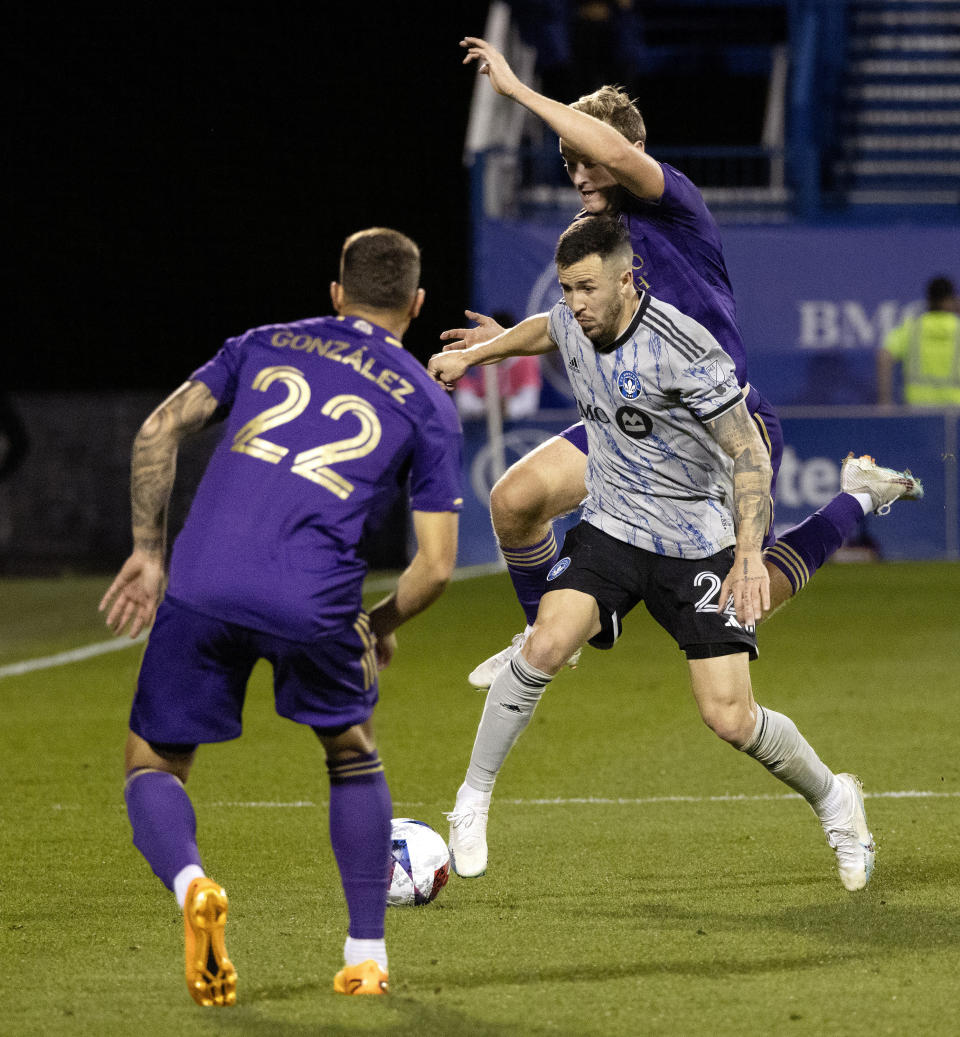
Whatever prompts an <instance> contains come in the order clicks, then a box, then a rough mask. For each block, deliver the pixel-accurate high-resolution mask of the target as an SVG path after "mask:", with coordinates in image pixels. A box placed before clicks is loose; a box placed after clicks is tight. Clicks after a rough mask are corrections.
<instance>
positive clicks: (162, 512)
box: [100, 382, 217, 637]
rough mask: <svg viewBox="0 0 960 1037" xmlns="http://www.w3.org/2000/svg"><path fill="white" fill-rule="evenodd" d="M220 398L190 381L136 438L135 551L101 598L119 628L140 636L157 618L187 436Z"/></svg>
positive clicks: (132, 502) (132, 492) (132, 478)
mask: <svg viewBox="0 0 960 1037" xmlns="http://www.w3.org/2000/svg"><path fill="white" fill-rule="evenodd" d="M216 408H217V401H216V400H215V399H214V397H213V395H212V393H211V392H210V390H209V389H208V388H207V387H206V386H205V385H204V384H203V383H202V382H185V383H184V384H183V385H181V386H180V388H179V389H177V390H176V392H174V393H172V394H171V395H170V396H168V397H167V399H166V400H164V401H163V403H161V404H160V406H159V407H157V409H156V410H155V411H154V412H153V413H152V414H151V415H150V416H149V417H148V418H147V420H146V421H145V422H144V423H143V425H142V426H141V427H140V431H139V432H138V433H137V435H136V438H135V439H134V442H133V458H132V461H131V465H130V505H131V513H132V522H133V551H132V553H131V555H130V557H129V558H128V559H127V560H126V562H124V564H123V567H122V568H121V570H120V572H119V573H118V574H117V577H116V579H115V580H114V581H113V583H112V584H111V585H110V587H109V588H108V590H107V592H106V594H104V596H103V599H102V600H101V602H100V611H101V612H103V611H106V612H107V617H106V621H107V626H108V627H110V629H111V630H112V631H113V632H114V633H115V634H120V633H122V632H123V630H124V628H125V627H126V626H127V624H130V631H129V632H130V636H131V637H136V636H137V635H138V634H139V633H140V632H141V631H142V630H143V629H145V628H146V627H148V626H149V625H150V624H151V623H152V622H153V617H154V615H155V613H156V611H157V606H158V605H159V603H160V598H161V596H162V594H163V587H164V582H165V578H166V549H167V509H168V507H169V504H170V494H171V492H172V491H173V481H174V478H175V476H176V470H177V451H178V450H179V447H180V443H181V442H182V441H183V440H184V438H185V437H186V436H188V435H190V434H191V433H193V432H198V431H199V430H200V429H202V428H203V427H204V426H205V425H206V424H207V422H208V421H209V420H210V418H211V417H212V416H213V413H214V411H215V410H216Z"/></svg>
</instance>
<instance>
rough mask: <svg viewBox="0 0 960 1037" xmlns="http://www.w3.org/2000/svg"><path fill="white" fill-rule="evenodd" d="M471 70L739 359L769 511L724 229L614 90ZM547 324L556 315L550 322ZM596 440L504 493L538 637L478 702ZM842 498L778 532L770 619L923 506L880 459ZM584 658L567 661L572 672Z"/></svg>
mask: <svg viewBox="0 0 960 1037" xmlns="http://www.w3.org/2000/svg"><path fill="white" fill-rule="evenodd" d="M461 46H462V47H465V48H466V50H467V54H466V57H465V58H464V63H465V64H467V63H470V62H476V63H477V64H478V66H479V71H480V72H481V73H482V74H484V75H486V76H488V77H489V79H490V83H491V85H492V87H493V89H494V90H496V91H497V93H499V94H502V95H504V96H506V97H509V98H511V99H512V100H514V101H516V102H517V103H518V104H521V105H523V106H524V107H525V108H527V109H528V110H529V111H531V112H532V113H533V114H534V115H537V116H538V117H539V118H541V119H543V121H544V122H546V123H547V125H549V126H550V127H551V129H553V130H554V131H555V132H556V133H557V135H558V136H559V137H560V152H561V155H562V157H563V160H564V163H565V164H566V168H567V172H568V174H569V176H570V179H571V181H572V183H573V185H574V187H575V188H576V189H577V193H578V194H579V196H580V201H581V203H582V205H583V210H582V212H581V214H580V215H581V216H594V215H598V214H600V213H606V212H612V213H617V214H618V215H619V218H620V220H621V222H622V223H623V224H624V225H625V226H626V228H627V230H628V231H629V234H630V238H631V242H632V245H633V249H634V260H633V276H634V283H635V285H636V287H637V290H638V291H644V290H649V291H651V292H652V293H653V294H654V295H655V296H656V297H657V298H659V299H660V300H662V301H663V302H667V303H670V304H671V305H674V306H676V307H677V308H678V309H680V310H681V311H682V312H683V313H685V314H687V315H688V316H690V317H693V318H694V319H695V320H696V321H698V323H700V324H702V325H703V326H704V327H705V328H707V330H708V331H710V333H711V334H712V335H713V336H714V337H715V338H716V339H717V341H718V342H719V343H720V344H721V346H722V347H723V348H724V350H725V351H726V352H727V353H728V354H729V355H730V356H731V357H732V358H733V360H734V362H735V364H736V369H737V377H738V379H739V381H740V384H741V386H742V387H743V389H744V392H745V396H746V402H747V409H748V410H749V412H750V414H751V415H752V416H753V420H754V421H755V422H756V424H757V427H758V429H759V431H760V434H761V437H762V438H763V440H764V442H765V443H766V444H767V447H768V449H769V451H770V456H771V462H772V468H773V479H772V483H771V498H772V499H775V496H776V478H777V471H778V469H779V466H780V460H781V456H782V453H783V435H782V431H781V428H780V422H779V420H778V419H777V416H776V414H775V412H774V410H773V408H772V407H771V406H770V404H769V403H767V402H766V401H765V400H764V399H763V397H762V396H761V395H760V393H759V392H758V391H757V389H756V388H755V387H753V386H751V385H750V384H749V383H748V382H747V364H746V354H745V349H744V345H743V340H742V338H741V335H740V330H739V328H738V326H737V321H736V306H735V302H734V298H733V291H732V289H731V286H730V280H729V277H728V275H727V270H726V265H725V262H724V257H723V248H722V244H721V241H720V234H719V230H718V228H717V225H716V223H715V222H714V220H713V217H712V216H711V214H710V212H709V210H708V209H707V207H706V205H705V203H704V201H703V198H702V197H701V195H700V192H699V191H698V190H697V188H696V187H695V186H694V184H693V183H691V181H690V180H689V179H688V178H687V177H685V176H684V175H683V174H682V173H681V172H679V171H678V170H676V169H674V168H673V167H672V166H669V165H667V164H666V163H660V162H657V161H656V160H655V159H653V158H652V157H651V156H650V155H648V154H647V153H646V128H645V126H644V123H643V119H642V117H641V115H640V112H639V111H638V110H637V109H636V107H635V106H634V104H633V103H632V102H631V101H630V99H629V97H628V96H627V95H626V94H625V93H624V92H623V91H622V90H619V89H618V88H616V87H611V86H605V87H602V88H601V89H600V90H598V91H596V92H595V93H593V94H590V95H588V96H586V97H583V98H581V99H580V100H579V101H577V102H576V103H575V104H573V105H566V104H562V103H560V102H558V101H554V100H551V99H550V98H548V97H544V96H543V95H542V94H539V93H537V92H536V91H535V90H533V89H531V88H530V87H529V86H527V85H526V84H524V83H522V82H521V81H520V80H519V79H518V78H517V76H516V75H515V74H514V73H513V71H512V69H511V68H510V66H509V64H508V63H507V61H506V59H505V58H504V56H503V55H502V54H501V53H500V52H499V51H498V50H497V49H496V48H494V47H493V46H491V45H490V44H489V43H487V42H486V41H484V40H482V39H478V38H477V37H473V36H468V37H466V38H465V39H464V40H463V41H462V42H461ZM467 316H468V317H470V318H471V320H473V321H475V322H476V323H477V325H478V326H477V327H475V328H469V329H468V328H456V329H451V330H450V331H447V332H444V334H443V335H442V336H441V338H444V339H446V340H448V342H449V343H450V345H449V346H448V347H447V348H462V347H463V346H471V345H474V344H476V343H479V342H483V341H486V340H488V339H490V338H492V337H493V336H494V335H496V334H499V333H500V332H501V331H502V330H503V329H502V328H500V326H499V325H497V324H496V323H495V322H494V321H492V320H491V319H490V318H488V317H485V316H484V315H482V314H479V313H474V312H472V311H467ZM541 320H542V321H543V322H545V321H546V315H541ZM586 452H587V440H586V434H585V432H584V429H583V425H582V424H581V423H578V424H576V425H574V426H572V427H571V428H569V429H567V430H566V431H564V432H563V433H561V434H560V435H559V436H555V437H553V438H552V439H550V440H548V441H547V442H546V443H544V444H542V445H541V446H539V447H538V448H537V449H536V450H534V451H531V453H529V454H528V455H526V457H523V458H521V459H520V460H519V461H517V462H516V463H515V464H514V465H513V466H512V467H511V468H510V469H509V470H508V471H507V472H506V473H505V475H504V476H503V477H502V478H501V479H500V480H499V481H498V483H497V484H496V485H495V486H494V488H493V491H492V492H491V495H490V511H491V518H492V521H493V526H494V531H495V532H496V535H497V539H498V542H499V544H500V549H501V552H502V554H503V556H504V559H505V560H506V562H507V569H508V571H509V573H510V577H511V579H512V581H513V584H514V588H515V590H516V593H517V597H518V599H519V601H520V604H521V607H522V608H523V611H524V614H525V616H526V621H527V629H526V630H525V631H524V633H523V634H518V635H517V636H516V637H515V638H514V639H513V644H512V645H511V646H510V647H508V648H507V649H505V650H504V651H502V652H498V653H497V654H496V655H494V656H492V657H491V658H489V659H487V660H485V661H484V662H483V663H481V664H480V665H479V666H478V667H477V668H476V669H475V670H473V672H472V673H471V674H470V676H469V680H470V683H471V684H473V685H474V686H475V687H478V688H487V687H489V686H490V684H491V682H492V681H493V678H494V677H495V676H496V673H497V672H498V671H499V669H500V668H501V667H503V666H504V665H505V664H506V663H507V662H508V661H509V659H510V658H511V657H512V656H513V655H514V654H515V652H516V651H517V650H518V648H519V646H520V645H522V643H523V639H524V638H525V636H526V634H527V633H528V632H529V630H530V627H531V625H532V624H533V621H534V619H535V618H536V614H537V607H538V604H539V600H540V595H541V594H542V593H543V588H544V586H545V583H544V581H545V579H546V575H547V573H548V572H549V571H550V569H551V567H552V566H553V565H554V563H555V562H556V560H557V558H558V557H559V545H558V544H557V541H556V538H555V535H554V530H553V524H552V523H553V520H554V519H555V518H557V517H559V516H561V515H564V514H568V513H569V512H572V511H575V510H576V509H577V508H578V507H579V504H580V502H581V501H582V500H583V498H584V496H585V493H586V490H585V487H584V472H585V470H586ZM841 488H842V490H843V491H844V492H841V493H840V494H839V495H838V496H837V497H835V498H834V499H833V500H832V501H830V502H829V503H828V504H826V505H825V506H824V507H823V508H821V509H820V510H819V511H818V512H816V513H815V514H814V515H811V516H810V517H809V518H808V519H806V520H805V521H804V522H802V523H801V524H800V525H798V526H796V527H794V528H793V529H791V530H788V531H787V532H786V533H784V534H783V535H782V536H781V537H780V538H779V539H778V540H776V542H774V541H775V536H774V533H773V522H772V516H771V522H770V526H769V529H768V533H767V537H766V539H765V541H764V547H765V553H764V558H765V563H766V568H767V571H768V573H769V575H770V599H771V601H770V610H769V611H773V610H775V609H777V608H778V607H779V606H780V605H782V604H783V603H784V602H785V601H787V600H788V599H789V598H790V597H791V596H793V595H794V594H796V593H797V592H798V591H799V590H800V589H801V588H802V587H803V586H804V585H805V584H806V583H807V581H808V580H809V579H810V577H811V576H812V575H813V573H814V572H816V570H817V569H818V568H819V567H820V566H821V565H822V564H823V563H824V562H825V561H826V559H827V558H828V557H829V556H830V555H831V554H832V553H833V552H834V551H836V550H837V548H839V547H840V546H841V544H842V543H843V541H844V540H845V539H847V537H849V536H851V535H852V534H853V533H855V532H856V529H857V526H858V524H859V522H860V520H861V519H862V517H863V515H864V514H866V513H868V512H870V511H879V512H880V513H884V512H885V510H887V509H888V508H889V505H890V504H891V503H892V502H893V501H895V500H897V499H898V498H899V497H907V498H908V499H916V498H917V497H919V496H920V495H921V493H922V490H921V488H920V486H919V483H918V482H917V480H915V479H913V478H912V476H911V475H910V474H909V472H907V473H901V472H895V471H893V470H891V469H888V468H880V467H878V466H877V465H875V464H874V462H873V460H872V458H869V457H862V458H854V457H852V456H851V457H850V458H848V459H847V461H846V462H845V463H844V466H843V470H842V474H841ZM578 658H579V652H577V653H575V655H574V656H572V657H571V659H570V660H569V662H570V664H571V665H575V664H576V661H577V659H578Z"/></svg>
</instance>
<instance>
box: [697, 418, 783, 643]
mask: <svg viewBox="0 0 960 1037" xmlns="http://www.w3.org/2000/svg"><path fill="white" fill-rule="evenodd" d="M707 429H708V430H709V432H710V434H711V435H712V436H713V438H714V439H715V440H716V441H717V442H718V443H719V444H720V446H721V447H722V448H723V450H724V451H725V452H726V453H727V454H729V455H730V457H732V458H733V517H734V521H735V522H736V526H737V546H736V550H735V553H734V557H733V565H732V567H731V569H730V572H729V573H727V577H726V579H725V580H724V581H723V586H722V587H721V588H720V598H719V601H720V602H721V603H723V602H726V601H728V600H729V598H730V596H731V595H732V596H733V601H734V605H735V607H736V610H737V619H738V620H739V621H740V622H741V623H746V624H751V623H757V622H759V621H760V619H762V618H763V614H764V612H766V611H768V610H769V608H770V576H769V574H768V573H767V570H766V569H765V568H764V565H763V555H762V553H761V551H762V547H763V538H764V535H765V534H766V532H767V526H768V525H769V523H770V515H771V511H772V508H771V501H770V480H771V478H772V475H773V470H772V469H771V467H770V455H769V454H768V453H767V450H766V447H765V446H764V445H763V440H762V439H761V438H760V433H759V432H758V431H757V426H756V425H755V424H754V422H753V419H752V418H751V417H750V413H749V411H748V410H747V405H746V403H744V402H743V401H741V402H740V403H738V404H737V406H736V407H733V408H732V409H731V410H728V411H726V412H725V413H724V414H721V415H720V416H719V417H718V418H716V419H715V420H714V421H710V422H708V423H707ZM720 607H721V608H722V607H723V605H722V604H721V606H720Z"/></svg>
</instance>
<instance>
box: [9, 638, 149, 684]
mask: <svg viewBox="0 0 960 1037" xmlns="http://www.w3.org/2000/svg"><path fill="white" fill-rule="evenodd" d="M146 639H147V635H146V634H141V635H140V636H139V637H135V638H133V639H131V638H129V637H117V638H114V639H113V640H110V641H98V642H97V643H96V644H92V645H84V646H83V647H82V648H74V649H72V650H71V651H69V652H58V653H57V654H56V655H45V656H43V657H42V658H40V659H25V660H24V661H23V662H20V663H7V665H6V666H0V680H2V679H3V678H4V677H16V676H18V675H19V674H21V673H32V672H33V671H34V670H48V669H50V667H51V666H67V665H68V664H69V663H78V662H82V661H83V660H84V659H92V658H93V657H94V656H96V655H106V654H107V653H108V652H119V651H120V650H121V649H123V648H130V647H131V646H132V645H140V644H143V642H144V641H146Z"/></svg>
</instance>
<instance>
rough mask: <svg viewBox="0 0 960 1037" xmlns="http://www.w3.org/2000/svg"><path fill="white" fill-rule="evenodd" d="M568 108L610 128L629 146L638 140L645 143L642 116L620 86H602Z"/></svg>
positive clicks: (645, 136)
mask: <svg viewBox="0 0 960 1037" xmlns="http://www.w3.org/2000/svg"><path fill="white" fill-rule="evenodd" d="M570 107H571V108H573V109H575V110H576V111H578V112H585V113H586V114H587V115H592V116H593V117H594V118H595V119H599V120H600V121H601V122H605V123H606V124H607V125H608V126H612V127H613V128H614V129H615V130H616V131H617V132H618V133H621V134H622V135H623V136H624V137H626V138H627V140H628V141H630V143H631V144H636V142H637V141H638V140H642V141H644V142H646V139H647V127H646V126H645V125H644V122H643V116H642V115H641V114H640V109H639V108H637V105H636V102H635V101H631V100H630V95H629V94H628V93H627V91H626V90H624V88H623V87H622V86H609V85H607V86H602V87H600V89H599V90H594V92H593V93H592V94H584V95H583V97H581V98H580V99H579V100H577V101H574V102H573V104H571V105H570Z"/></svg>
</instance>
